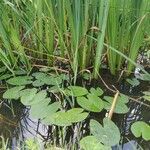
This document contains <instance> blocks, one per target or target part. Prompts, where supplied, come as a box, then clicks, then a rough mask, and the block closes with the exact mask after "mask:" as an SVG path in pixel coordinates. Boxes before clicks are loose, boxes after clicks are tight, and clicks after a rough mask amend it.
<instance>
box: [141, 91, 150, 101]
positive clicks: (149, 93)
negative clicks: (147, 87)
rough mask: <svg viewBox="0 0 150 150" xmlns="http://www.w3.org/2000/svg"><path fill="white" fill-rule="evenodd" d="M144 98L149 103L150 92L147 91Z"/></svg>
mask: <svg viewBox="0 0 150 150" xmlns="http://www.w3.org/2000/svg"><path fill="white" fill-rule="evenodd" d="M143 94H144V96H143V98H144V99H145V100H147V101H150V92H149V91H145V92H143Z"/></svg>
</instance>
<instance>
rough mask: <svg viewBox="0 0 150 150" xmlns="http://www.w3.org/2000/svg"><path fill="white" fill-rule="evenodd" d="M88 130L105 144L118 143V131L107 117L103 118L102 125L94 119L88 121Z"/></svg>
mask: <svg viewBox="0 0 150 150" xmlns="http://www.w3.org/2000/svg"><path fill="white" fill-rule="evenodd" d="M90 131H91V133H92V134H93V135H94V136H95V137H96V139H97V140H98V141H99V142H102V143H103V144H104V145H107V146H114V145H116V144H119V141H120V132H119V129H118V127H117V126H116V125H115V124H114V122H112V121H111V120H110V119H109V118H104V119H103V126H102V125H101V124H100V123H99V122H97V121H96V120H91V121H90Z"/></svg>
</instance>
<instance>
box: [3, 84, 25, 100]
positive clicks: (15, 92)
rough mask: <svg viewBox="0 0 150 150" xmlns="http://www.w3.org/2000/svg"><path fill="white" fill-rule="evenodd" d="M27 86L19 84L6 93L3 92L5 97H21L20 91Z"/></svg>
mask: <svg viewBox="0 0 150 150" xmlns="http://www.w3.org/2000/svg"><path fill="white" fill-rule="evenodd" d="M24 88H25V86H18V87H13V88H11V89H8V90H7V91H6V92H5V93H4V94H3V98H5V99H15V100H17V99H19V97H20V94H19V93H20V91H21V90H22V89H24Z"/></svg>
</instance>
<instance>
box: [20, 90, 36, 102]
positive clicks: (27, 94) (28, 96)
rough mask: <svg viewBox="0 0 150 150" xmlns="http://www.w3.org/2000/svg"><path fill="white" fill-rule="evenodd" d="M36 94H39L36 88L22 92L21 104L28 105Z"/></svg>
mask: <svg viewBox="0 0 150 150" xmlns="http://www.w3.org/2000/svg"><path fill="white" fill-rule="evenodd" d="M36 93H37V89H36V88H32V89H25V90H22V91H21V92H20V97H21V102H22V103H23V104H24V105H27V103H28V102H29V101H32V99H33V98H34V97H35V95H36Z"/></svg>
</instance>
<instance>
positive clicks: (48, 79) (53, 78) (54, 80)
mask: <svg viewBox="0 0 150 150" xmlns="http://www.w3.org/2000/svg"><path fill="white" fill-rule="evenodd" d="M32 76H34V77H35V78H36V79H37V80H38V81H36V82H35V83H34V84H35V85H38V84H37V83H41V84H46V85H59V84H61V83H62V80H63V76H62V75H48V74H46V73H43V72H36V73H33V74H32Z"/></svg>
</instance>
